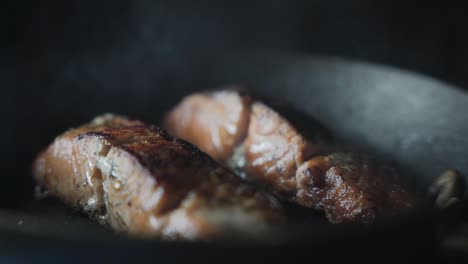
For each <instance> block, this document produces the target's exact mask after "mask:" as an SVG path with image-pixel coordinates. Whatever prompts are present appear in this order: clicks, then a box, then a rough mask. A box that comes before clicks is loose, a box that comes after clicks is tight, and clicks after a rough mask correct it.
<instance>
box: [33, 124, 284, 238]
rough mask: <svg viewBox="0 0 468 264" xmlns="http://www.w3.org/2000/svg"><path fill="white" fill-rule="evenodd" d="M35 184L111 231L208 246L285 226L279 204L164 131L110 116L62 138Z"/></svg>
mask: <svg viewBox="0 0 468 264" xmlns="http://www.w3.org/2000/svg"><path fill="white" fill-rule="evenodd" d="M34 176H35V178H36V180H37V182H38V183H39V184H41V185H43V186H45V187H47V188H48V190H49V192H50V193H51V194H52V195H54V196H57V197H59V198H61V199H62V200H63V201H65V202H66V203H67V204H69V205H71V206H73V207H75V208H77V209H79V210H81V211H83V212H85V213H86V214H88V215H90V216H91V217H92V218H94V219H97V220H98V221H99V222H101V223H103V224H107V225H109V226H110V227H112V228H113V229H114V230H116V231H119V232H125V233H128V234H130V235H138V236H144V237H165V238H187V239H207V238H214V237H219V236H222V235H223V234H226V233H229V232H234V231H241V232H257V231H261V230H266V229H267V228H270V227H271V226H273V225H275V224H279V223H281V222H282V221H283V215H282V210H281V208H280V206H279V204H278V203H277V202H276V201H275V199H274V198H272V197H271V196H269V195H268V194H266V193H263V192H260V191H257V190H256V189H254V188H253V187H252V186H251V185H248V184H246V183H243V182H241V181H240V180H239V179H238V178H237V177H236V176H235V175H234V174H232V173H231V172H230V171H229V170H227V169H224V168H223V167H221V166H220V165H218V164H217V163H216V162H215V161H214V160H212V159H211V158H210V157H209V156H208V155H206V154H205V153H203V152H201V151H200V150H199V149H198V148H196V147H195V146H193V145H192V144H190V143H188V142H186V141H184V140H180V139H175V138H172V137H170V136H169V135H168V134H167V133H166V132H165V130H162V129H159V128H157V127H155V126H151V125H146V124H144V123H142V122H140V121H136V120H129V119H127V118H124V117H119V116H114V115H105V116H101V117H98V118H96V119H95V120H94V121H93V122H91V123H90V124H87V125H84V126H82V127H79V128H76V129H71V130H69V131H68V132H66V133H64V134H63V135H61V136H59V137H57V138H56V139H55V141H54V142H53V143H52V144H51V145H50V146H49V147H48V148H47V149H46V150H45V151H43V152H42V153H41V154H40V155H39V156H38V158H37V159H36V161H35V163H34Z"/></svg>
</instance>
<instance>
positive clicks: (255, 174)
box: [164, 90, 417, 223]
mask: <svg viewBox="0 0 468 264" xmlns="http://www.w3.org/2000/svg"><path fill="white" fill-rule="evenodd" d="M236 96H237V99H234V98H235V97H236ZM200 97H203V101H201V100H200V99H199V98H200ZM245 98H248V99H245ZM223 101H225V102H230V104H229V107H232V109H244V110H245V111H242V113H243V116H244V115H245V116H248V117H243V118H242V120H248V124H247V125H246V124H245V122H244V121H243V122H240V123H241V124H242V125H240V126H238V127H237V128H236V129H234V128H233V129H232V130H233V131H236V133H237V134H236V135H238V136H237V137H236V140H235V141H228V142H230V144H229V145H228V147H226V148H225V149H224V150H225V151H224V153H231V154H230V155H231V156H230V157H226V156H222V157H220V156H219V154H218V152H216V151H213V148H211V147H209V146H212V145H216V143H215V142H213V139H212V141H210V139H211V135H213V134H217V133H218V134H219V133H221V132H213V130H212V129H217V128H218V129H221V128H223V127H226V126H228V124H229V125H232V124H235V122H231V121H227V120H229V119H228V118H227V113H229V111H227V110H224V112H223V113H221V114H220V112H219V111H217V107H215V106H216V105H218V104H219V102H223ZM209 102H211V103H209ZM233 104H235V105H233ZM223 105H225V106H227V105H228V104H227V103H224V104H223ZM199 109H203V110H199ZM275 109H276V108H272V107H270V106H269V105H267V104H265V103H263V102H260V101H256V100H254V99H252V98H251V97H249V96H248V95H246V94H245V93H238V92H236V91H232V90H231V91H229V90H228V91H226V90H222V91H214V92H211V93H208V92H205V93H203V94H194V95H190V96H188V97H186V98H185V99H183V100H182V102H181V103H180V104H179V105H177V106H176V107H175V108H174V109H173V110H171V111H170V113H169V114H168V115H167V117H166V119H165V121H164V125H165V127H166V128H167V129H168V130H169V131H170V132H171V133H173V134H175V135H177V136H179V137H181V138H183V139H185V140H187V141H189V142H192V143H194V144H195V145H197V146H199V147H200V148H201V149H203V150H205V151H206V152H207V153H208V154H210V155H212V156H214V157H216V158H218V160H220V161H223V162H224V163H225V164H227V165H228V166H229V167H231V168H232V169H234V170H235V171H236V172H237V173H238V174H240V175H241V176H242V177H244V178H246V179H248V180H250V181H252V182H255V183H258V184H260V185H262V186H265V187H266V188H267V189H268V190H270V191H271V192H273V193H275V194H276V195H277V196H279V197H281V198H284V199H287V200H290V201H294V202H296V203H298V204H300V205H302V206H305V207H310V208H314V209H316V210H319V211H323V212H325V214H326V216H327V218H328V220H329V221H330V222H333V223H339V222H361V223H372V222H374V221H375V219H376V218H378V217H381V216H383V217H385V216H392V215H395V214H398V213H401V212H404V211H406V210H408V209H411V208H413V207H414V206H416V200H417V199H416V197H415V196H414V195H412V194H411V193H410V192H409V191H407V190H406V188H405V187H403V185H402V184H401V182H400V181H399V180H398V179H397V177H396V174H395V173H394V172H393V171H391V170H388V169H385V168H384V167H382V166H379V165H375V164H374V163H373V162H371V160H370V159H368V158H364V157H363V156H362V155H358V154H352V153H335V154H332V153H333V152H334V151H333V149H334V148H335V146H332V145H330V143H329V142H328V141H327V140H324V137H322V134H323V130H324V129H323V128H321V127H320V126H317V124H316V121H314V120H311V119H310V118H309V119H303V120H302V122H310V123H314V124H313V126H310V127H311V128H312V130H313V131H310V130H309V131H299V128H298V127H299V126H297V125H296V124H297V120H295V121H296V123H294V124H293V123H292V122H290V121H292V119H297V118H294V117H295V116H294V115H293V116H291V115H289V116H290V117H291V118H290V119H286V118H285V117H284V116H283V115H282V114H280V113H279V112H278V111H277V110H275ZM288 118H289V117H288ZM186 120H190V122H188V121H186ZM199 120H204V125H202V124H201V123H200V121H199ZM210 120H215V121H213V122H214V123H213V124H216V125H214V126H211V127H210V129H207V127H209V126H208V125H207V124H208V123H209V121H210ZM223 120H226V121H224V122H225V123H223ZM299 122H301V121H299ZM174 124H176V125H174ZM180 124H185V125H180ZM187 124H188V125H187ZM200 127H203V128H202V129H200ZM302 127H308V126H307V125H305V126H304V125H302ZM303 130H305V129H303ZM306 132H307V133H306ZM311 132H312V133H311ZM241 135H243V136H241ZM201 138H203V140H200V139H201ZM216 140H217V139H214V141H216ZM232 142H238V143H237V144H232Z"/></svg>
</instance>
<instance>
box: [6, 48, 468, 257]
mask: <svg viewBox="0 0 468 264" xmlns="http://www.w3.org/2000/svg"><path fill="white" fill-rule="evenodd" d="M89 67H104V66H103V64H101V65H89V64H87V63H86V62H81V63H80V62H76V63H74V64H73V65H67V64H65V65H59V66H57V68H56V69H53V70H50V69H49V70H48V71H47V72H45V74H41V72H40V71H41V70H40V69H39V68H37V67H36V68H35V67H31V69H33V70H31V71H27V72H26V73H25V74H26V76H28V78H29V80H24V79H22V80H17V81H18V82H17V85H18V89H19V91H27V92H24V93H21V92H19V93H18V94H17V97H13V98H14V99H15V100H16V101H15V102H14V104H16V107H17V113H16V115H15V116H14V118H15V120H12V121H11V122H14V126H15V129H16V133H15V134H14V135H13V136H12V137H11V138H12V139H11V141H10V142H8V144H6V150H7V151H6V152H5V153H8V151H13V149H14V151H15V152H14V153H15V158H14V159H13V160H11V157H10V162H9V167H8V168H11V171H9V170H7V171H9V172H14V173H15V174H17V175H19V176H17V177H15V178H14V180H10V181H11V183H9V186H11V187H9V188H8V190H7V191H5V192H4V194H5V193H6V194H8V195H9V200H8V201H10V202H9V203H6V206H7V207H5V208H8V209H2V210H1V212H0V230H1V234H2V235H1V236H0V243H1V245H2V246H1V248H0V250H3V251H12V250H13V251H14V252H17V253H24V252H27V254H32V253H40V254H54V253H57V252H59V253H60V254H73V255H75V256H81V257H82V258H83V259H85V260H86V261H97V260H99V257H103V256H104V255H105V256H106V259H108V260H109V259H115V260H127V259H132V260H133V259H135V258H139V259H140V260H144V261H148V262H149V261H151V262H154V261H156V260H158V261H160V262H176V261H187V260H188V261H196V260H201V261H204V262H206V261H208V260H215V261H219V259H220V258H222V260H223V261H224V262H236V263H238V262H239V261H243V260H244V259H245V258H247V257H248V258H249V260H256V259H258V260H262V261H272V260H282V259H289V258H290V257H297V256H300V255H304V256H306V257H308V258H311V260H313V259H315V258H319V257H326V258H336V257H343V256H348V255H349V254H352V255H367V256H368V255H382V254H383V255H385V257H386V258H392V257H395V258H399V256H400V255H401V254H415V255H419V257H428V258H432V257H434V256H437V257H447V256H446V254H444V252H442V251H441V247H440V243H441V241H440V239H439V238H440V237H439V231H440V228H441V226H443V224H444V223H446V222H447V221H454V220H453V219H451V216H453V214H454V213H453V212H442V213H441V212H435V211H422V212H417V213H415V214H414V215H410V216H404V217H401V218H398V219H395V220H394V221H392V222H385V223H381V224H379V225H376V226H373V227H362V226H354V225H328V224H321V223H317V224H314V225H309V226H307V225H306V226H304V225H295V226H289V227H288V228H287V229H282V230H277V231H276V232H273V233H272V234H269V235H266V236H265V237H257V238H249V239H245V238H241V237H236V238H232V239H229V240H227V241H217V242H215V243H212V242H199V243H186V242H161V241H140V240H135V239H128V238H124V237H122V236H118V235H114V234H112V233H111V232H109V231H107V230H105V229H103V228H101V227H99V226H97V225H96V224H94V223H92V222H90V221H88V220H87V219H86V218H85V217H83V216H81V215H79V214H76V213H74V212H71V211H70V210H67V209H65V208H64V207H63V206H61V205H60V204H50V203H45V202H42V203H38V202H34V201H31V199H30V198H31V196H30V194H31V193H32V187H33V182H32V181H31V180H30V177H31V174H30V163H31V161H32V159H33V158H34V155H35V154H36V153H37V152H38V151H39V150H40V149H41V148H43V147H44V146H46V145H47V144H48V143H50V141H51V140H52V139H53V137H55V136H56V135H57V134H58V133H60V132H62V131H63V130H65V129H67V128H69V127H72V126H76V125H78V124H80V123H82V122H86V121H88V120H90V119H91V118H92V117H93V116H95V115H97V114H100V113H103V112H116V113H121V114H128V115H131V116H134V117H136V118H140V119H143V120H145V121H148V122H153V123H156V122H157V121H158V120H159V119H160V117H161V116H162V114H163V113H164V111H166V110H167V109H169V108H170V107H171V106H172V105H173V104H174V103H175V102H177V101H178V100H179V99H180V98H181V97H182V96H183V95H185V94H188V93H190V92H193V91H195V90H199V89H206V88H216V87H218V86H219V85H222V84H227V83H243V84H247V85H248V86H249V87H250V88H251V89H253V91H254V92H256V93H257V94H260V95H264V96H268V97H273V98H281V99H284V100H286V101H288V102H290V103H291V105H292V106H293V107H294V108H296V109H298V110H301V111H303V112H304V113H306V114H307V115H310V116H312V117H315V118H317V119H318V120H320V121H321V122H323V123H324V124H325V125H327V126H328V127H329V128H330V129H331V130H332V132H334V133H335V135H337V136H338V137H339V138H341V139H342V140H344V141H346V142H350V143H352V144H354V145H355V146H356V147H358V148H359V149H361V150H362V151H365V152H367V153H371V154H373V155H375V156H376V157H378V158H379V159H381V160H383V161H385V162H387V163H390V164H393V165H394V166H396V167H397V168H399V169H400V171H401V172H403V174H404V175H405V176H407V177H409V178H411V179H412V181H413V182H414V183H415V184H417V185H418V186H419V187H420V189H424V188H426V187H427V185H428V184H429V183H430V182H431V181H432V180H433V178H434V177H436V176H437V175H438V174H439V173H441V172H442V171H443V170H444V169H447V168H454V169H457V170H458V171H459V172H461V173H462V174H463V175H468V138H467V137H466V132H467V131H468V115H466V111H467V110H468V95H467V94H466V93H464V92H462V91H461V90H458V89H457V88H455V87H451V86H450V85H447V84H444V83H442V82H440V81H437V80H434V79H431V78H428V77H424V76H421V75H418V74H415V73H409V72H404V71H401V70H397V69H394V68H390V67H385V66H379V65H373V64H367V63H361V62H351V61H347V60H342V59H335V58H326V57H313V56H304V55H301V54H295V55H293V54H273V53H269V54H265V53H262V54H245V53H242V54H229V55H225V54H224V55H219V54H213V56H211V57H209V58H206V57H204V58H198V57H196V56H192V57H186V58H185V61H184V65H183V66H180V67H175V68H173V69H172V71H166V72H162V73H161V72H155V73H151V71H148V73H147V74H141V73H129V74H128V76H112V77H109V76H108V77H109V78H108V79H104V78H101V79H93V78H90V77H89V75H87V71H89ZM148 67H151V65H149V66H148ZM80 70H81V71H80ZM37 71H39V72H37ZM142 79H143V80H142ZM33 83H34V85H36V86H37V87H38V89H37V90H36V91H34V90H31V89H29V88H27V86H30V85H32V84H33ZM148 83H150V84H151V85H148ZM29 109H30V110H29ZM2 158H4V160H7V161H8V159H9V156H8V155H3V157H2ZM4 189H5V188H4ZM11 201H14V202H11ZM450 223H452V222H450ZM337 252H340V254H336V253H337ZM109 254H110V255H109ZM91 256H93V257H91ZM94 256H96V258H95V257H94ZM57 261H59V257H57ZM76 261H79V259H78V258H77V259H76Z"/></svg>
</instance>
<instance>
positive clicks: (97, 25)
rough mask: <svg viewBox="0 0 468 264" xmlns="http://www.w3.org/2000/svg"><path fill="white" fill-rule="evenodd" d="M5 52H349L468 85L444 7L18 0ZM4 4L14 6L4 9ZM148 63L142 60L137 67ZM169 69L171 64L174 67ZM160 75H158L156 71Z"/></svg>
mask: <svg viewBox="0 0 468 264" xmlns="http://www.w3.org/2000/svg"><path fill="white" fill-rule="evenodd" d="M2 5H3V7H2V8H1V9H0V10H1V11H0V12H1V13H0V14H1V18H2V20H3V21H2V23H1V26H2V27H3V28H4V30H3V31H2V32H3V34H2V35H3V38H4V41H3V42H2V44H1V45H2V50H3V52H4V54H6V55H7V56H9V57H11V58H12V59H13V60H14V61H18V59H24V60H25V61H23V62H25V63H30V60H33V61H37V60H42V61H43V63H45V64H46V65H41V66H47V67H49V70H54V67H56V66H57V65H58V64H60V63H66V64H70V63H72V62H77V61H80V62H82V61H83V60H85V61H96V60H97V61H101V62H103V63H111V64H113V67H115V68H111V69H107V68H106V69H103V70H102V71H103V72H96V74H97V75H100V76H106V74H107V72H105V71H114V70H115V71H119V70H122V69H120V68H119V66H120V65H121V64H128V63H135V64H138V63H139V64H138V66H139V68H137V69H132V70H133V71H135V70H144V61H145V58H151V57H155V56H156V57H158V58H159V61H161V60H163V62H161V63H160V64H164V67H165V68H167V67H168V66H170V65H177V64H178V63H181V62H182V61H183V58H182V55H184V54H185V53H187V52H188V53H191V52H196V53H200V52H201V53H207V56H208V55H209V52H210V50H212V49H227V48H248V49H252V48H257V49H261V48H269V49H282V50H294V51H303V52H307V53H315V54H328V55H334V56H343V57H348V58H353V59H358V60H366V61H373V62H378V63H384V64H390V65H394V66H397V67H402V68H406V69H411V70H415V71H419V72H422V73H425V74H429V75H433V76H435V77H438V78H441V79H443V80H446V81H449V82H451V83H455V84H458V85H461V86H468V85H467V84H468V77H467V74H466V70H465V69H466V68H467V67H466V66H467V63H468V53H467V51H466V47H467V44H468V34H467V33H468V32H467V29H466V24H467V22H468V18H467V16H466V12H464V10H465V8H463V6H461V5H459V6H457V5H454V4H453V3H450V2H446V3H442V2H440V1H437V2H435V1H419V0H418V1H402V0H393V1H389V0H384V1H372V0H361V1H340V0H329V1H317V0H308V1H306V0H301V1H278V0H274V1H180V0H179V1H177V0H176V1H161V0H158V1H150V0H146V1H130V0H115V1H89V0H84V1H76V0H75V1H15V3H9V4H6V3H4V4H2ZM5 5H7V6H6V7H5ZM137 60H138V61H139V62H138V63H137V62H136V61H137ZM166 64H169V65H166ZM157 70H158V69H156V70H155V71H157Z"/></svg>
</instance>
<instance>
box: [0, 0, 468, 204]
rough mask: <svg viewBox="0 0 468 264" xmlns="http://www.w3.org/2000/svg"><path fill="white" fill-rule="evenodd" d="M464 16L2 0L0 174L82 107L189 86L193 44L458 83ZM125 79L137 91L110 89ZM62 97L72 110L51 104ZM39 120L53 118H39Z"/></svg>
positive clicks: (466, 80)
mask: <svg viewBox="0 0 468 264" xmlns="http://www.w3.org/2000/svg"><path fill="white" fill-rule="evenodd" d="M467 22H468V16H466V12H464V8H463V7H462V6H453V5H451V4H450V3H449V2H440V1H439V2H437V3H436V2H431V1H402V0H393V1H390V0H385V1H372V0H362V1H345V0H343V1H338V0H328V1H314V0H302V1H277V0H276V1H177V0H176V1H161V0H159V1H156V0H155V1H150V0H146V1H130V0H114V1H96V0H94V1H89V0H82V1H78V0H73V1H72V0H70V1H32V0H30V1H14V2H13V1H12V2H10V3H2V7H1V8H0V29H1V31H0V32H1V37H2V41H1V42H0V58H1V62H0V84H1V85H2V86H1V87H2V90H3V92H2V94H3V95H2V99H3V100H1V106H0V110H1V113H2V114H3V115H4V116H3V117H4V118H3V119H2V120H3V124H4V126H3V128H2V129H1V131H0V133H1V134H0V136H1V138H2V139H4V140H3V141H2V152H3V153H2V162H3V163H4V166H3V167H4V175H3V176H2V177H3V179H6V180H7V182H8V179H9V178H11V177H20V176H14V175H30V174H29V167H28V166H26V165H24V164H29V163H30V161H31V160H32V159H33V157H34V155H35V153H37V151H38V150H39V149H41V148H42V147H43V146H44V145H45V144H47V143H48V141H50V140H51V139H52V137H53V136H54V135H56V134H57V133H59V132H60V131H62V130H63V128H64V127H69V126H70V125H71V124H76V122H78V121H80V122H82V121H85V120H84V119H83V120H81V119H80V118H84V116H93V115H95V114H97V113H99V112H104V111H116V110H118V112H120V113H123V114H132V113H148V116H149V115H150V114H151V113H154V111H155V109H156V110H158V108H157V106H156V108H155V106H154V105H155V104H156V103H155V100H154V98H158V101H164V99H165V95H166V94H167V93H166V92H167V91H169V92H170V89H171V87H174V86H180V85H197V84H195V83H197V82H192V81H193V80H196V79H197V77H198V76H197V69H196V68H194V67H193V65H194V63H193V62H192V61H191V58H193V57H194V56H193V55H194V54H196V56H195V57H197V58H198V60H199V61H198V62H197V63H196V65H197V66H199V67H203V64H204V63H207V62H205V61H204V60H200V59H199V58H200V57H206V58H207V61H209V58H210V56H213V54H215V52H214V51H216V52H220V51H221V52H223V51H225V52H229V51H230V50H233V49H256V50H263V49H270V50H271V49H273V50H283V51H294V52H303V53H307V54H318V55H331V56H338V57H344V58H350V59H356V60H362V61H370V62H377V63H381V64H387V65H392V66H395V67H399V68H403V69H408V70H412V71H416V72H420V73H423V74H426V75H430V76H433V77H436V78H439V79H442V80H444V81H446V82H449V83H452V84H456V85H459V86H461V87H468V72H467V69H468V52H467V48H466V47H468V45H467V44H468V34H467V33H468V32H467V31H468V30H467V27H466V25H467ZM259 71H261V69H259ZM192 83H193V84H192ZM198 83H199V82H198ZM198 88H206V87H198ZM128 89H135V90H138V92H137V93H134V94H135V97H132V96H128V95H127V97H125V98H122V96H124V95H126V94H128V93H125V92H123V91H125V90H128ZM96 94H101V95H102V94H105V95H108V97H107V98H108V100H106V101H102V96H94V95H96ZM64 98H67V100H64ZM70 105H72V106H74V105H76V106H77V107H76V111H74V112H73V111H69V110H68V111H67V112H63V111H61V109H65V108H67V109H69V108H71V107H69V106H70ZM88 105H89V106H90V107H89V108H88V107H87V106H88ZM122 109H126V110H122ZM148 109H151V110H152V111H153V112H150V111H147V110H148ZM125 111H126V112H125ZM48 120H60V122H55V123H54V124H53V126H50V125H48ZM41 133H42V135H47V136H43V137H39V138H43V140H42V141H40V140H36V139H35V138H37V137H34V136H32V135H34V134H41ZM18 160H25V161H27V162H22V163H18ZM19 166H20V167H21V168H18V167H19ZM21 177H22V176H21ZM29 177H30V176H27V177H26V176H25V177H24V181H26V182H28V183H30V178H29ZM16 184H18V185H17V186H11V185H10V184H5V182H4V184H3V185H2V192H1V193H2V195H5V197H7V195H10V194H12V193H15V194H17V195H18V197H19V196H21V195H20V194H22V193H21V192H24V194H30V189H26V188H16V187H18V186H20V184H23V183H21V182H18V181H16ZM21 186H23V185H21ZM18 190H22V191H18ZM2 202H4V201H3V200H2Z"/></svg>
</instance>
